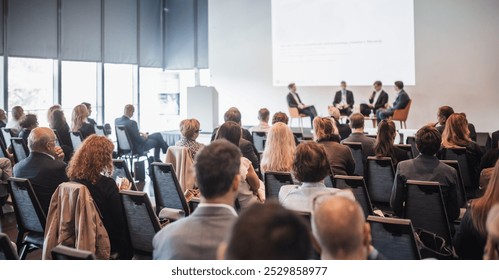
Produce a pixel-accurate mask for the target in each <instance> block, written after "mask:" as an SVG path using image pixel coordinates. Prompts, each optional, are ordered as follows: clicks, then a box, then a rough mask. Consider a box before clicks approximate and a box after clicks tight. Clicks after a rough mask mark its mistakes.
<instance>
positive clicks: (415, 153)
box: [405, 136, 419, 158]
mask: <svg viewBox="0 0 499 280" xmlns="http://www.w3.org/2000/svg"><path fill="white" fill-rule="evenodd" d="M405 143H406V144H408V145H411V148H412V157H413V158H415V157H417V156H419V150H418V147H416V137H415V136H407V138H406V139H405Z"/></svg>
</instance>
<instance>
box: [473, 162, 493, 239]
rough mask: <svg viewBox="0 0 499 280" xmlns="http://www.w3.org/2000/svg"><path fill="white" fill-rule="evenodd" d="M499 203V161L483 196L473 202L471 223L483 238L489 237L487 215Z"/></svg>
mask: <svg viewBox="0 0 499 280" xmlns="http://www.w3.org/2000/svg"><path fill="white" fill-rule="evenodd" d="M497 203H499V161H497V162H496V165H495V167H494V171H493V172H492V176H491V178H490V181H489V185H488V186H487V188H486V189H485V193H484V194H483V196H482V197H480V198H477V199H475V200H472V201H471V221H472V222H473V226H474V227H475V229H476V230H477V231H478V232H479V233H480V234H481V235H482V237H486V236H487V229H486V221H487V215H488V213H489V211H490V209H491V208H492V206H493V205H494V204H497Z"/></svg>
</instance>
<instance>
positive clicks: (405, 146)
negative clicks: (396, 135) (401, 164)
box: [394, 144, 414, 159]
mask: <svg viewBox="0 0 499 280" xmlns="http://www.w3.org/2000/svg"><path fill="white" fill-rule="evenodd" d="M394 146H395V147H397V148H399V149H401V150H404V151H405V152H406V153H407V156H408V157H409V159H413V158H414V154H413V151H412V145H409V144H395V145H394Z"/></svg>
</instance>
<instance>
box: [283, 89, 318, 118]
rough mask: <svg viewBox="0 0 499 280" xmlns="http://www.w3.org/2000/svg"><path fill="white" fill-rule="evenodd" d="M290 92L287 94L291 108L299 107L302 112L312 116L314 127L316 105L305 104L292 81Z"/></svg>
mask: <svg viewBox="0 0 499 280" xmlns="http://www.w3.org/2000/svg"><path fill="white" fill-rule="evenodd" d="M288 89H289V93H288V95H287V96H286V101H287V102H288V107H289V108H297V109H298V112H299V113H300V114H304V115H307V116H309V117H310V126H311V127H313V122H314V118H315V117H316V116H317V110H315V106H307V105H305V104H303V102H302V101H301V98H300V96H299V95H298V93H297V92H296V84H295V83H291V84H289V85H288Z"/></svg>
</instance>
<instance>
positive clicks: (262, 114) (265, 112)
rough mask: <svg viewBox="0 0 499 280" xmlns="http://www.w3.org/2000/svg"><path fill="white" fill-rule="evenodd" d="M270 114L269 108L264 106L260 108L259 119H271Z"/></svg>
mask: <svg viewBox="0 0 499 280" xmlns="http://www.w3.org/2000/svg"><path fill="white" fill-rule="evenodd" d="M269 116H270V112H269V109H267V108H262V109H260V110H258V119H259V120H261V121H265V122H268V121H269Z"/></svg>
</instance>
